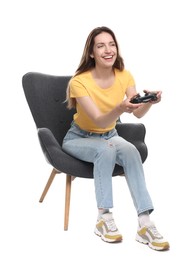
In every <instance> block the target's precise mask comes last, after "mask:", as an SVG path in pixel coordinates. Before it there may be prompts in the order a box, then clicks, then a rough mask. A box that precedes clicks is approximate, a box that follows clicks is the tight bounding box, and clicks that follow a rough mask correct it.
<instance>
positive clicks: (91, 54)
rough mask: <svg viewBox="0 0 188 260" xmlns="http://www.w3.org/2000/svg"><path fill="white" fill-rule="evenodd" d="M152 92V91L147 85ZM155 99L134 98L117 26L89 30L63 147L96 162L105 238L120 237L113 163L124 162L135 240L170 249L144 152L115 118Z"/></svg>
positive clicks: (70, 95) (137, 112)
mask: <svg viewBox="0 0 188 260" xmlns="http://www.w3.org/2000/svg"><path fill="white" fill-rule="evenodd" d="M145 92H146V93H148V91H145ZM155 93H156V96H157V100H155V101H150V102H148V103H141V104H133V103H131V102H130V99H131V98H132V97H134V96H135V95H137V91H136V87H135V82H134V79H133V77H132V75H131V73H130V72H129V71H127V70H125V68H124V62H123V59H122V57H121V56H120V53H119V48H118V43H117V40H116V37H115V35H114V33H113V31H112V30H111V29H109V28H107V27H104V26H103V27H97V28H95V29H93V30H92V31H91V33H90V34H89V36H88V38H87V40H86V43H85V48H84V51H83V55H82V58H81V61H80V65H79V67H78V69H77V70H76V73H75V75H74V76H73V77H72V78H71V80H70V82H69V85H68V88H67V102H68V108H69V109H71V108H76V113H75V115H74V120H73V122H72V125H71V128H70V130H69V131H68V133H67V135H66V136H65V138H64V140H63V144H62V147H63V150H64V151H66V152H67V153H69V154H70V155H72V156H74V157H76V158H78V159H81V160H83V161H87V162H92V163H93V164H94V168H93V176H94V184H95V193H96V201H97V207H98V218H97V223H96V227H95V234H97V235H98V236H100V237H101V238H102V239H103V240H104V241H106V242H118V241H121V240H122V235H121V234H120V232H119V230H118V228H117V227H116V224H115V222H114V219H113V215H112V212H111V211H110V209H111V208H113V194H112V173H113V169H114V166H115V164H116V163H117V164H119V165H121V166H122V167H123V169H124V172H125V173H126V174H125V176H126V180H127V184H128V187H129V190H130V193H131V196H132V199H133V203H134V206H135V209H136V212H137V215H138V231H137V235H136V240H137V241H139V242H142V243H144V244H148V245H149V246H150V247H151V248H152V249H155V250H166V249H169V243H168V242H167V241H166V240H165V239H164V238H163V237H162V236H161V235H160V234H159V232H158V231H157V229H156V227H155V225H154V223H152V222H151V221H150V213H151V212H152V211H153V210H154V207H153V204H152V200H151V198H150V195H149V193H148V190H147V188H146V183H145V178H144V172H143V166H142V161H141V157H140V154H139V152H138V150H137V149H136V148H135V146H134V145H132V144H131V143H129V142H127V141H126V140H124V139H123V138H122V137H120V136H118V133H117V131H116V129H115V125H116V121H117V119H118V118H119V117H120V116H121V115H122V114H123V113H124V112H126V113H132V114H133V115H134V116H136V117H137V118H141V117H143V116H144V115H145V114H146V113H147V112H148V110H149V109H150V108H151V106H152V105H153V104H156V103H158V102H160V100H161V91H155Z"/></svg>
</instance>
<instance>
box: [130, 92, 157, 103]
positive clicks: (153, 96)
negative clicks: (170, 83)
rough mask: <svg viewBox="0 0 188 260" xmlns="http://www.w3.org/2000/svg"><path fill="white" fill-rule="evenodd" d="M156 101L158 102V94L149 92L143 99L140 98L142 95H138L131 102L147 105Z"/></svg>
mask: <svg viewBox="0 0 188 260" xmlns="http://www.w3.org/2000/svg"><path fill="white" fill-rule="evenodd" d="M155 100H157V94H156V93H150V92H147V93H145V95H144V96H142V97H141V96H140V94H137V95H136V96H134V97H133V98H131V100H130V102H131V103H133V104H138V103H147V102H149V101H155Z"/></svg>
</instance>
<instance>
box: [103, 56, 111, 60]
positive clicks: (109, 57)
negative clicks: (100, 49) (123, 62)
mask: <svg viewBox="0 0 188 260" xmlns="http://www.w3.org/2000/svg"><path fill="white" fill-rule="evenodd" d="M104 58H105V59H111V58H112V56H105V57H104Z"/></svg>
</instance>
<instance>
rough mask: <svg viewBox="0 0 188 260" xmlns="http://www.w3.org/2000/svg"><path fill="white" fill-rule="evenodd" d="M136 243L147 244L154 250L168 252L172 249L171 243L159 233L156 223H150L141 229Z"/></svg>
mask: <svg viewBox="0 0 188 260" xmlns="http://www.w3.org/2000/svg"><path fill="white" fill-rule="evenodd" d="M136 241H138V242H140V243H143V244H147V245H148V246H149V247H150V248H152V249H154V250H160V251H162V250H168V249H169V248H170V245H169V243H168V242H167V241H166V240H165V239H164V238H163V236H161V234H160V233H159V232H158V231H157V229H156V227H155V225H154V223H152V222H151V223H150V224H148V225H145V226H143V227H139V228H138V231H137V234H136Z"/></svg>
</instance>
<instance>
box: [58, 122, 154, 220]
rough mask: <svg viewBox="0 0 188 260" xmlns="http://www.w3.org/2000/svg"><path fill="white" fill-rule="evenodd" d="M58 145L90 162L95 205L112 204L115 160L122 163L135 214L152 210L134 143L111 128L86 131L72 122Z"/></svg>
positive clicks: (140, 161) (99, 206)
mask: <svg viewBox="0 0 188 260" xmlns="http://www.w3.org/2000/svg"><path fill="white" fill-rule="evenodd" d="M62 148H63V150H64V151H65V152H67V153H68V154H70V155H72V156H74V157H76V158H78V159H80V160H83V161H87V162H91V163H93V164H94V167H93V176H94V184H95V194H96V201H97V207H98V208H104V209H109V208H112V207H113V194H112V173H113V170H114V167H115V164H119V165H120V166H122V167H123V169H124V173H125V178H126V181H127V184H128V187H129V190H130V193H131V197H132V199H133V203H134V206H135V208H136V211H137V214H138V215H139V214H140V213H143V212H145V211H148V212H149V213H151V212H152V211H153V209H154V208H153V205H152V201H151V198H150V195H149V193H148V190H147V187H146V183H145V177H144V171H143V165H142V160H141V157H140V153H139V152H138V150H137V149H136V147H135V146H134V145H133V144H131V143H130V142H128V141H126V140H125V139H124V138H122V137H120V136H119V135H118V133H117V131H116V129H113V130H111V131H109V132H107V133H104V134H97V133H92V132H87V131H84V130H82V129H80V128H79V126H77V125H76V124H75V123H74V122H73V123H72V125H71V128H70V129H69V131H68V132H67V134H66V136H65V138H64V140H63V144H62Z"/></svg>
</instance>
